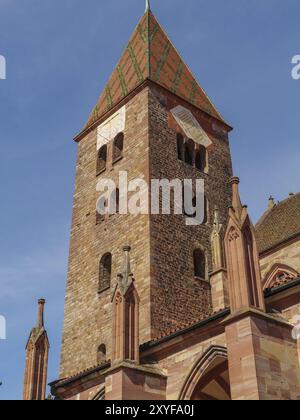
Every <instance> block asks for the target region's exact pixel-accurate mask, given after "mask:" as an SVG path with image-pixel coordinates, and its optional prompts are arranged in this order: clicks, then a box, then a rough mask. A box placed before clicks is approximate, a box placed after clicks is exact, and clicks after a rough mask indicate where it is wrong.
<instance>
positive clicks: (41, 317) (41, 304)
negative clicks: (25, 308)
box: [37, 299, 46, 328]
mask: <svg viewBox="0 0 300 420" xmlns="http://www.w3.org/2000/svg"><path fill="white" fill-rule="evenodd" d="M45 303H46V301H45V299H39V301H38V320H37V326H38V328H43V327H44V306H45Z"/></svg>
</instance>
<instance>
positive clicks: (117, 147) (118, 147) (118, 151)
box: [113, 133, 124, 162]
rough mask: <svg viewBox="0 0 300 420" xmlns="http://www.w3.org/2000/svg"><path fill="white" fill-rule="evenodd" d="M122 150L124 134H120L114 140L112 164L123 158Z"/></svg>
mask: <svg viewBox="0 0 300 420" xmlns="http://www.w3.org/2000/svg"><path fill="white" fill-rule="evenodd" d="M123 149H124V134H123V133H120V134H118V135H117V136H116V138H115V139H114V145H113V162H117V161H118V160H119V159H121V158H122V157H123Z"/></svg>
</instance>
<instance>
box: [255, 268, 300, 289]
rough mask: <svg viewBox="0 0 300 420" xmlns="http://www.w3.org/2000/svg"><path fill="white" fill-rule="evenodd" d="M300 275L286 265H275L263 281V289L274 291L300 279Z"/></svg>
mask: <svg viewBox="0 0 300 420" xmlns="http://www.w3.org/2000/svg"><path fill="white" fill-rule="evenodd" d="M299 275H300V274H299V273H298V272H297V271H296V270H294V269H293V268H292V267H289V266H288V265H285V264H279V263H277V264H274V265H273V266H272V268H271V269H270V270H269V271H268V273H267V274H266V276H265V277H264V279H263V283H262V284H263V288H264V290H266V289H272V288H274V287H276V286H281V285H282V284H285V283H288V282H289V281H291V280H293V279H295V278H297V277H299Z"/></svg>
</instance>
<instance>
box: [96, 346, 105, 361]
mask: <svg viewBox="0 0 300 420" xmlns="http://www.w3.org/2000/svg"><path fill="white" fill-rule="evenodd" d="M104 362H106V345H105V344H101V345H100V346H99V347H98V351H97V363H98V364H99V365H100V364H102V363H104Z"/></svg>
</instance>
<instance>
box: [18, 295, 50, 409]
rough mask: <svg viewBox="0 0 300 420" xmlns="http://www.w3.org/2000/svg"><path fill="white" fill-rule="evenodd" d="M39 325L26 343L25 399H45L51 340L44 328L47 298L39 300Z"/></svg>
mask: <svg viewBox="0 0 300 420" xmlns="http://www.w3.org/2000/svg"><path fill="white" fill-rule="evenodd" d="M38 305H39V306H38V319H37V325H36V326H35V327H34V328H33V329H32V331H31V333H30V336H29V339H28V342H27V345H26V365H25V374H24V387H23V400H27V401H32V400H33V401H39V400H44V399H45V393H46V385H47V368H48V354H49V341H48V337H47V332H46V330H45V328H44V306H45V300H44V299H40V300H39V302H38Z"/></svg>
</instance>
